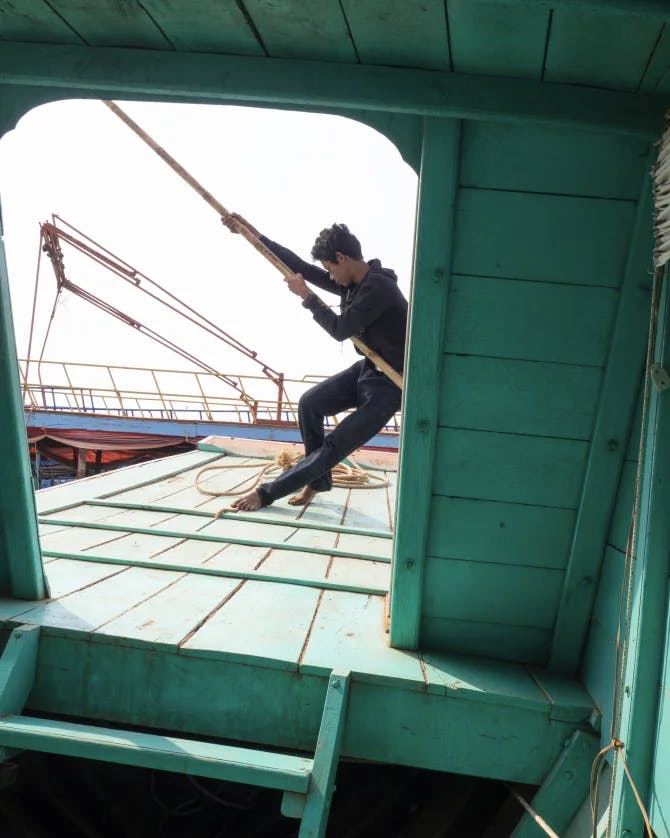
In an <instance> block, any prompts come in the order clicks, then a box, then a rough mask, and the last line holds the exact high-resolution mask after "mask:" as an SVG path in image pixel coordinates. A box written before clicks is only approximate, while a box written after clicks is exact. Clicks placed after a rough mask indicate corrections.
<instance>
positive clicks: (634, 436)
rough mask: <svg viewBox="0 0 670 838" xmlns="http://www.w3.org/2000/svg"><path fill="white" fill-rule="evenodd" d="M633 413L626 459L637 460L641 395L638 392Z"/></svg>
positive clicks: (638, 457) (640, 423)
mask: <svg viewBox="0 0 670 838" xmlns="http://www.w3.org/2000/svg"><path fill="white" fill-rule="evenodd" d="M635 405H636V406H635V414H634V416H633V423H632V425H631V427H630V435H629V437H628V447H627V448H626V460H631V461H633V462H637V461H638V460H639V459H640V431H641V428H642V395H641V394H639V393H638V397H637V399H636V402H635Z"/></svg>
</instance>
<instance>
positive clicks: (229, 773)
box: [0, 716, 312, 793]
mask: <svg viewBox="0 0 670 838" xmlns="http://www.w3.org/2000/svg"><path fill="white" fill-rule="evenodd" d="M0 742H2V743H3V744H7V745H11V746H12V747H17V748H21V749H23V748H25V749H27V750H33V751H45V752H47V753H54V754H65V755H68V756H73V757H79V758H83V759H96V760H103V761H106V762H115V763H120V764H121V765H139V766H143V767H145V768H152V769H157V770H160V771H176V772H178V773H179V774H190V775H195V776H199V777H212V778H216V779H218V780H224V781H227V782H237V783H250V784H253V785H257V786H262V787H265V788H275V789H290V790H291V791H296V792H303V793H304V792H305V791H306V790H307V786H308V783H309V775H310V771H311V768H312V760H310V759H305V758H304V757H297V756H292V755H288V754H275V753H271V752H267V751H260V750H258V751H252V750H250V749H248V748H237V747H234V746H230V745H219V744H213V743H210V742H198V741H196V740H192V739H177V738H175V737H169V736H157V735H155V734H150V733H138V732H136V731H131V730H123V729H121V730H114V729H110V728H103V727H94V726H92V725H80V724H73V723H72V722H61V721H54V720H51V719H36V718H31V717H30V716H7V717H6V718H3V719H1V720H0Z"/></svg>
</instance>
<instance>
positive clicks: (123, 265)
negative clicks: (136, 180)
mask: <svg viewBox="0 0 670 838" xmlns="http://www.w3.org/2000/svg"><path fill="white" fill-rule="evenodd" d="M56 217H58V216H56ZM61 220H62V219H61ZM64 223H66V224H67V222H64ZM43 226H44V227H46V228H47V229H49V230H50V231H51V232H52V233H53V234H54V235H55V236H56V237H57V238H61V239H64V240H65V241H66V242H68V243H69V244H70V245H72V247H74V248H75V249H76V250H78V251H79V252H80V253H83V254H84V255H86V256H89V257H90V258H91V259H92V260H93V261H94V262H96V263H97V264H99V265H101V266H102V267H104V268H106V269H107V270H109V271H110V272H111V273H113V274H114V275H115V276H118V277H119V278H120V279H123V280H124V281H125V282H128V283H129V284H130V285H132V286H134V287H135V288H137V289H138V290H140V291H142V292H143V293H144V294H147V295H148V296H149V297H151V298H152V299H154V300H156V301H157V302H158V303H160V304H161V305H164V306H166V307H167V308H169V309H170V310H172V311H174V312H176V313H177V314H179V315H180V316H181V317H184V318H186V319H187V320H189V321H190V322H191V323H193V324H194V325H195V326H198V327H199V328H201V329H203V330H204V331H206V332H209V334H211V335H212V336H213V337H217V338H219V339H220V340H222V341H223V342H224V343H226V344H227V345H228V346H230V347H231V348H232V349H236V350H237V351H238V352H240V353H241V354H243V355H245V357H247V358H249V359H250V360H252V361H254V362H255V363H257V364H258V365H259V366H260V367H261V368H262V370H263V372H264V373H265V374H266V375H267V376H268V378H270V380H271V381H272V382H273V383H275V384H278V379H279V377H280V375H281V373H279V372H277V370H275V369H273V368H272V367H271V366H270V365H269V364H266V363H265V362H264V361H262V360H261V359H260V358H258V353H257V352H256V351H255V350H253V349H249V347H247V346H245V345H244V344H243V343H242V342H241V341H239V340H238V339H237V338H236V337H234V336H233V335H231V334H229V333H228V332H226V331H225V329H222V328H221V326H218V325H217V324H216V323H214V322H212V321H211V320H209V319H208V318H207V317H205V316H204V315H203V314H202V313H201V312H199V311H197V310H196V309H194V308H193V307H192V306H190V305H189V304H188V303H186V302H185V301H184V300H182V299H180V298H179V297H177V296H176V295H175V294H173V293H172V292H171V291H169V290H168V289H167V288H164V287H163V286H162V285H160V283H158V282H156V281H155V280H153V279H151V277H149V276H147V275H146V274H144V273H142V272H141V271H138V270H137V269H135V268H133V267H132V266H131V265H129V264H128V263H127V262H125V261H124V260H123V259H120V258H119V257H118V256H116V255H115V254H113V253H111V251H109V250H107V249H106V248H104V247H102V246H101V245H99V244H98V243H97V242H95V241H94V240H93V239H90V238H89V237H88V236H86V235H85V234H83V233H81V234H80V235H83V236H84V238H86V239H88V240H89V241H90V242H92V245H93V246H89V245H87V244H85V243H84V242H81V241H78V240H77V239H76V238H75V237H74V236H72V235H71V234H69V233H67V232H66V231H63V230H61V229H60V228H58V227H57V226H55V225H51V224H49V223H48V222H45V224H44V225H43ZM68 226H71V225H69V224H68ZM72 229H75V230H76V228H74V227H73V228H72ZM77 232H79V231H78V230H77ZM93 247H97V248H99V249H100V250H101V251H104V253H105V254H107V255H108V257H109V258H107V256H102V255H101V254H100V252H96V251H95V250H94V249H93ZM140 280H144V281H146V282H147V283H149V284H150V285H152V286H154V287H155V288H157V289H158V290H159V291H160V292H162V293H163V294H165V295H166V296H167V297H169V298H170V299H172V300H174V301H175V302H177V303H178V304H179V305H180V306H181V307H182V308H184V309H186V310H187V311H189V312H191V313H192V314H193V315H195V317H197V318H198V319H199V320H201V321H202V322H198V320H194V319H193V318H191V317H189V316H188V315H187V314H185V313H184V312H183V311H181V310H179V309H177V308H175V307H174V306H172V305H170V303H168V302H166V301H165V300H163V299H161V298H160V297H159V296H157V295H155V294H153V293H152V292H151V291H148V290H147V289H146V288H143V287H142V286H141V284H140ZM203 324H207V325H203ZM208 327H211V328H208ZM212 330H214V331H212Z"/></svg>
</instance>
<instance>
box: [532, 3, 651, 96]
mask: <svg viewBox="0 0 670 838" xmlns="http://www.w3.org/2000/svg"><path fill="white" fill-rule="evenodd" d="M661 28H662V23H661V22H660V21H657V20H656V21H655V20H644V19H641V18H630V19H628V20H627V21H626V23H625V25H624V24H623V22H622V19H621V17H619V16H618V15H607V14H589V13H588V12H577V11H574V10H570V11H568V10H564V9H556V10H555V12H554V16H553V20H552V26H551V37H550V39H549V46H548V48H547V59H546V66H545V73H544V79H545V81H553V82H567V83H569V84H588V85H591V86H594V87H598V86H600V87H609V88H618V89H621V90H636V89H637V86H638V84H639V82H640V80H641V79H642V76H643V74H644V70H645V67H646V66H647V62H648V61H649V57H650V56H651V53H652V50H653V48H654V45H655V44H656V39H657V38H658V36H659V34H660V32H661Z"/></svg>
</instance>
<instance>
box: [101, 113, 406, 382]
mask: <svg viewBox="0 0 670 838" xmlns="http://www.w3.org/2000/svg"><path fill="white" fill-rule="evenodd" d="M102 104H103V105H105V106H106V107H108V108H109V109H110V111H112V113H114V114H115V115H116V116H118V118H119V119H120V120H121V121H122V122H124V123H125V124H126V125H127V126H128V128H130V130H131V131H133V132H134V133H135V134H137V136H138V137H139V138H140V139H141V140H142V141H143V142H145V143H146V144H147V145H148V146H149V148H151V149H153V151H155V152H156V154H157V155H158V156H159V157H160V158H161V160H163V161H164V162H165V163H167V165H168V166H169V167H170V168H171V169H172V170H173V171H174V172H176V173H177V174H178V175H179V176H180V177H181V178H182V179H183V180H185V181H186V183H188V184H189V186H190V187H191V188H192V189H194V190H195V191H196V192H197V193H198V195H200V197H201V198H203V199H204V200H205V201H206V202H207V203H208V204H209V205H210V206H211V207H212V208H213V209H214V210H216V212H217V213H218V214H219V216H220V217H221V219H229V218H230V217H231V216H232V213H231V212H229V211H228V210H227V209H226V208H225V207H224V206H223V204H222V203H221V202H220V201H217V199H216V198H215V197H214V196H213V195H212V193H211V192H209V191H208V190H207V189H205V187H204V186H202V185H201V184H199V183H198V181H197V180H196V179H195V178H194V177H193V176H192V175H191V174H189V173H188V172H187V171H186V169H185V168H184V167H183V166H181V165H180V164H179V163H177V161H176V160H175V159H174V157H171V156H170V155H169V154H168V153H167V151H165V149H164V148H162V147H161V146H160V145H158V143H157V142H156V141H155V140H154V139H153V138H152V137H150V136H149V135H148V134H147V132H146V131H144V130H143V129H142V128H140V126H139V125H138V124H137V123H136V122H135V121H134V120H133V119H131V118H130V117H129V116H128V114H127V113H125V112H124V111H122V110H121V108H120V107H119V106H118V105H117V104H116V103H115V102H111V101H109V100H103V101H102ZM234 221H235V226H236V229H237V232H238V233H239V234H240V235H241V236H242V238H244V239H246V240H247V241H248V242H249V244H250V245H251V246H252V247H253V248H255V249H256V250H257V251H258V252H259V253H260V254H261V255H262V256H265V258H266V259H267V260H268V262H270V264H271V265H274V267H275V268H277V270H278V271H279V272H280V273H281V274H282V276H284V277H290V276H293V275H294V273H295V272H294V271H292V270H291V269H290V268H289V267H288V266H287V265H285V264H284V262H282V260H281V259H280V258H279V257H278V256H276V255H275V254H274V253H273V252H272V251H271V250H270V248H269V247H268V246H267V245H266V244H264V243H263V242H262V241H261V239H260V238H259V237H258V236H257V235H256V233H255V232H254V231H253V230H252V229H251V228H250V227H248V226H247V225H246V224H244V223H242V222H241V221H240V220H239V219H237V218H235V219H234ZM349 340H350V341H351V342H352V343H353V344H354V346H355V347H356V348H357V349H358V350H359V352H361V353H362V354H363V355H365V357H366V358H368V359H369V360H370V361H372V363H373V364H374V365H375V366H376V367H377V369H379V370H380V371H381V372H382V373H384V375H385V376H387V378H389V379H390V380H391V381H392V382H393V383H394V384H395V385H396V387H398V389H400V390H402V389H403V386H404V381H403V377H402V375H401V374H400V373H399V372H398V371H397V370H395V369H393V367H392V366H391V365H390V364H389V363H388V362H387V361H385V360H384V359H383V358H382V357H381V355H379V354H378V353H377V352H375V351H374V350H373V349H370V347H369V346H368V345H367V344H366V343H364V342H363V341H362V340H361V339H360V338H358V337H355V336H352V337H350V338H349Z"/></svg>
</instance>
